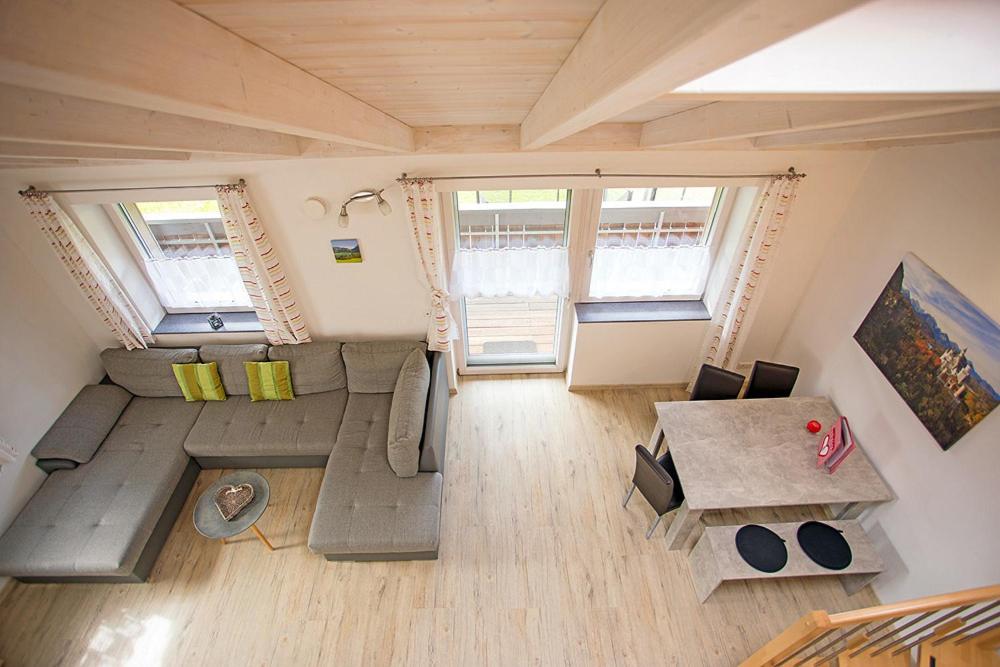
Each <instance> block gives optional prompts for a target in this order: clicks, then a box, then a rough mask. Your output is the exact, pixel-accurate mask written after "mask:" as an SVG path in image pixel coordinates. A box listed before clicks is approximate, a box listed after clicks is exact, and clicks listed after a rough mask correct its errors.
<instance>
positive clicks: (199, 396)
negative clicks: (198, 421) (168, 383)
mask: <svg viewBox="0 0 1000 667" xmlns="http://www.w3.org/2000/svg"><path fill="white" fill-rule="evenodd" d="M170 367H171V368H173V369H174V377H175V378H177V384H178V385H180V387H181V392H182V393H183V394H184V400H185V401H224V400H226V390H225V389H223V388H222V378H220V377H219V369H218V367H217V366H216V365H215V362H214V361H213V362H211V363H207V364H170Z"/></svg>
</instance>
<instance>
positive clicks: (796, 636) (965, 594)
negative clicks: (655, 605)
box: [740, 585, 1000, 667]
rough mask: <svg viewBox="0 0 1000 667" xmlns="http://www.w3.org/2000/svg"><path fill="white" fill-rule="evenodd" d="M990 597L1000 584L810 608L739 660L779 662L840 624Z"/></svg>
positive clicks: (753, 666) (746, 666)
mask: <svg viewBox="0 0 1000 667" xmlns="http://www.w3.org/2000/svg"><path fill="white" fill-rule="evenodd" d="M990 600H1000V585H995V586H982V587H980V588H970V589H967V590H964V591H958V592H956V593H946V594H943V595H930V596H927V597H923V598H917V599H915V600H906V601H904V602H896V603H893V604H884V605H879V606H877V607H867V608H865V609H855V610H853V611H845V612H840V613H837V614H827V612H825V611H819V610H817V611H810V612H807V613H806V614H805V615H803V616H802V617H801V618H799V620H797V621H795V623H793V624H791V625H790V626H788V627H787V628H786V629H785V630H784V631H783V632H782V633H781V634H779V635H778V636H777V637H775V638H774V639H772V640H771V641H769V642H768V643H767V644H765V645H764V646H762V647H761V648H760V649H759V650H757V652H755V653H754V654H753V655H751V656H750V657H749V658H747V659H746V660H744V661H743V662H742V663H740V667H769V666H771V665H777V664H779V663H781V662H782V661H783V660H785V659H786V658H788V657H789V656H791V655H793V654H795V653H796V652H798V651H800V650H801V649H803V648H804V647H805V646H806V645H808V644H810V643H811V642H816V641H817V640H818V639H819V638H820V637H822V636H824V635H827V634H830V633H832V632H833V631H835V630H837V629H839V628H846V627H849V626H857V625H861V624H866V623H872V622H874V621H886V620H891V619H898V618H904V617H906V616H912V615H913V614H925V613H933V612H935V611H939V610H941V609H949V608H955V607H962V606H965V605H974V604H978V603H980V602H988V601H990Z"/></svg>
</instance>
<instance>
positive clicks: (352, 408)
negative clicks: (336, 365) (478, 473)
mask: <svg viewBox="0 0 1000 667" xmlns="http://www.w3.org/2000/svg"><path fill="white" fill-rule="evenodd" d="M391 403H392V394H351V396H350V398H349V399H348V402H347V411H346V412H345V414H344V421H343V424H342V425H341V427H340V434H339V436H338V438H337V444H336V445H335V446H334V448H333V452H332V453H331V454H330V459H329V461H328V463H327V466H326V473H325V475H324V477H323V484H322V486H321V487H320V493H319V500H318V501H317V504H316V512H315V514H313V521H312V527H311V529H310V531H309V548H310V549H312V550H313V551H315V552H318V553H322V554H328V555H331V554H337V555H343V554H364V555H371V554H407V553H425V552H435V551H437V547H438V538H439V528H440V516H441V491H442V478H441V474H440V473H436V472H427V473H418V474H417V475H416V476H414V477H406V478H403V477H398V476H397V475H396V473H395V472H393V470H392V468H390V467H389V462H388V460H387V458H386V442H387V438H388V431H389V409H390V405H391Z"/></svg>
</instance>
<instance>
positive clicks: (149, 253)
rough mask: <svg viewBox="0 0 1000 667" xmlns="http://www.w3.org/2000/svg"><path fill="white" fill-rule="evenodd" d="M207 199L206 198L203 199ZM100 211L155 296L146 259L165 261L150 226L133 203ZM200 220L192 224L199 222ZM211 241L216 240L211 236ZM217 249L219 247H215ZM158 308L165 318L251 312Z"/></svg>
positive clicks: (233, 308) (111, 205) (238, 308)
mask: <svg viewBox="0 0 1000 667" xmlns="http://www.w3.org/2000/svg"><path fill="white" fill-rule="evenodd" d="M202 198H204V199H208V197H202ZM189 199H190V198H185V199H158V200H157V201H187V200H189ZM101 207H102V208H103V209H104V212H105V214H107V216H108V218H109V219H111V220H112V221H113V222H115V223H116V224H115V225H114V227H115V230H116V231H117V232H118V234H119V236H121V238H122V239H123V240H124V242H125V246H126V247H127V248H128V249H129V252H130V253H132V257H133V259H135V262H136V264H137V265H138V266H139V270H140V271H142V275H143V277H145V279H146V283H147V284H148V285H149V287H150V289H151V290H153V293H154V294H157V298H159V296H158V293H157V291H156V286H155V281H154V279H153V277H152V276H151V275H150V274H149V271H148V270H147V268H146V260H147V259H161V258H163V257H164V254H163V251H162V249H161V248H160V244H159V241H157V240H156V237H155V236H154V235H153V233H152V230H151V229H150V228H149V223H148V222H147V221H146V219H145V218H144V217H143V215H142V213H141V211H139V208H138V206H136V202H135V201H134V200H133V201H125V200H120V201H115V202H113V203H102V204H101ZM199 221H200V220H196V221H192V222H199ZM212 238H213V241H214V239H215V236H214V235H213V236H212ZM216 247H218V245H217V244H216ZM160 307H161V308H163V310H164V312H166V313H167V314H168V315H174V314H185V313H246V312H253V309H252V308H246V307H245V306H215V307H210V306H205V307H199V308H168V307H167V306H165V305H163V302H162V301H161V302H160Z"/></svg>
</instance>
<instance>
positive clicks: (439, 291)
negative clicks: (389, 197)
mask: <svg viewBox="0 0 1000 667" xmlns="http://www.w3.org/2000/svg"><path fill="white" fill-rule="evenodd" d="M399 184H400V187H402V189H403V195H404V196H405V197H406V210H407V212H408V213H409V218H410V228H411V231H412V232H413V249H414V252H416V254H417V258H418V259H419V261H420V267H421V269H423V274H424V278H425V280H426V281H427V285H428V287H429V288H430V296H431V320H430V324H429V325H428V328H427V349H428V350H438V351H441V352H447V351H448V350H450V349H451V341H452V340H453V339H454V338H456V337H457V336H458V332H457V330H456V328H455V323H454V320H453V318H452V316H451V310H450V309H449V308H448V284H447V280H446V278H445V273H444V263H443V262H442V260H441V257H442V248H443V245H444V243H443V239H442V238H441V223H440V221H439V220H438V217H437V215H436V214H435V209H434V198H435V193H434V181H432V180H430V179H426V178H417V179H400V181H399Z"/></svg>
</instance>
